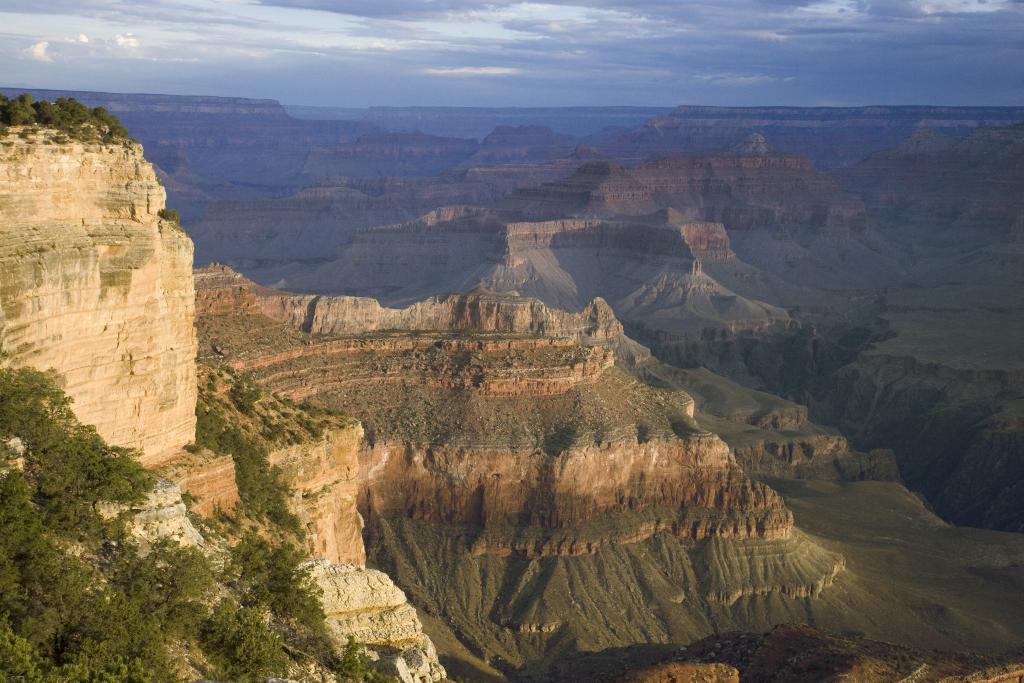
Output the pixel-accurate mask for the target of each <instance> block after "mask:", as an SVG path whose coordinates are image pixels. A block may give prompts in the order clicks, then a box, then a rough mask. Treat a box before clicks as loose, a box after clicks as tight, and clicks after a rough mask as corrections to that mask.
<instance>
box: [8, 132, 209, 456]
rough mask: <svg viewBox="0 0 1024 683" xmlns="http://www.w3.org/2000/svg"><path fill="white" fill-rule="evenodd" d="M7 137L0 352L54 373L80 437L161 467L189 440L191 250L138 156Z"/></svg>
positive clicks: (124, 146)
mask: <svg viewBox="0 0 1024 683" xmlns="http://www.w3.org/2000/svg"><path fill="white" fill-rule="evenodd" d="M16 132H17V131H16V130H15V129H11V131H10V132H9V133H8V135H7V137H6V138H5V139H4V140H3V145H2V146H0V223H2V227H0V274H2V275H0V306H2V316H0V343H2V346H3V350H4V352H5V353H6V354H7V360H8V362H10V363H14V364H16V365H31V366H33V367H37V368H40V369H47V368H54V369H55V370H57V371H58V372H59V373H60V374H61V375H63V376H64V378H65V386H64V389H65V391H66V392H67V393H68V394H69V395H70V396H71V397H72V398H73V399H74V405H73V407H74V410H75V413H76V414H77V416H78V417H79V419H80V420H81V421H82V422H84V423H86V424H95V425H96V428H97V429H98V431H99V433H100V434H101V435H102V436H103V437H104V438H105V439H106V440H108V441H109V442H111V443H114V444H117V445H121V446H130V447H133V448H139V449H141V451H142V458H143V463H144V464H146V465H147V466H154V465H158V464H161V463H163V462H166V461H167V460H169V459H171V458H173V457H175V456H176V455H177V454H179V453H180V452H181V449H182V447H183V446H185V445H186V444H188V443H190V442H191V441H192V439H193V435H194V433H195V400H196V378H195V364H194V358H195V352H196V340H195V332H194V330H193V327H192V318H193V309H194V305H195V304H194V301H195V294H194V290H193V285H192V277H191V268H192V242H191V240H190V239H189V238H188V236H187V235H186V234H185V233H184V232H183V231H182V230H181V228H180V227H179V226H178V225H176V224H174V223H171V222H169V221H165V220H162V219H161V218H159V217H158V215H157V213H158V211H160V210H161V209H163V208H164V199H165V193H164V190H163V188H162V187H161V186H160V184H159V182H158V181H157V178H156V175H155V174H154V172H153V168H152V167H151V166H150V165H149V164H148V163H146V161H145V160H144V159H143V157H142V148H141V147H139V146H138V145H137V144H134V143H117V144H110V145H101V144H83V143H78V142H61V141H59V140H56V139H53V138H54V135H53V133H52V132H47V131H43V132H39V133H35V134H34V135H30V136H29V137H28V138H21V137H19V136H18V135H16Z"/></svg>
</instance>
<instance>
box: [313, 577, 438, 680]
mask: <svg viewBox="0 0 1024 683" xmlns="http://www.w3.org/2000/svg"><path fill="white" fill-rule="evenodd" d="M306 566H307V567H309V569H310V573H311V575H312V577H313V580H314V581H315V582H316V583H317V585H319V587H320V589H321V590H322V591H323V598H322V600H323V606H324V613H325V614H326V616H327V625H328V628H329V629H330V631H331V635H332V636H333V638H334V640H335V643H336V644H337V646H338V648H339V649H341V648H344V646H345V644H346V641H347V639H348V638H349V637H352V638H355V639H356V641H357V642H359V643H361V644H363V645H365V646H368V647H369V648H370V650H371V652H372V657H374V658H375V660H376V662H377V664H376V667H377V668H379V669H380V670H382V671H383V672H384V673H385V674H389V675H392V676H394V677H395V678H397V679H398V680H399V681H401V682H402V683H431V682H432V681H440V680H444V679H446V676H447V674H446V673H445V670H444V667H442V666H441V664H440V663H439V662H438V660H437V651H436V650H435V648H434V644H433V642H431V640H430V637H429V636H428V635H426V634H425V633H424V632H423V625H422V624H421V623H420V620H419V617H418V616H417V614H416V609H415V608H414V607H413V606H412V605H410V604H409V603H408V601H407V600H406V598H405V593H403V592H402V590H401V589H400V588H398V586H396V585H395V584H394V582H392V581H391V579H390V578H389V577H388V575H387V574H385V573H384V572H380V571H377V570H376V569H368V568H366V567H361V566H357V565H352V564H330V563H329V562H326V561H323V560H315V561H313V562H310V563H309V564H308V565H306Z"/></svg>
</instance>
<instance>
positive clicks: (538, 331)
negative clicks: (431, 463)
mask: <svg viewBox="0 0 1024 683" xmlns="http://www.w3.org/2000/svg"><path fill="white" fill-rule="evenodd" d="M257 305H258V306H259V309H260V311H261V312H262V313H263V314H264V315H266V316H267V317H268V318H270V319H271V320H280V321H281V322H287V323H289V324H291V325H294V326H296V327H299V328H300V329H302V330H303V331H306V332H310V333H312V334H359V333H365V332H372V331H376V330H405V331H433V332H460V331H465V332H473V333H479V334H491V333H497V334H515V335H536V336H548V337H568V338H575V339H580V340H583V339H590V340H594V341H598V340H600V341H608V340H614V339H616V338H617V337H619V336H620V335H621V334H622V325H621V324H619V321H618V320H616V319H615V314H614V313H612V310H611V308H610V307H609V306H608V304H607V303H605V302H604V301H603V300H602V299H595V300H594V301H592V302H590V304H589V305H588V306H587V307H586V308H584V309H583V310H582V311H580V312H579V313H568V312H566V311H562V310H558V309H553V308H549V307H548V306H545V305H544V304H543V303H542V302H540V301H538V300H536V299H524V298H519V297H516V296H514V295H509V294H497V293H494V292H488V291H485V290H475V291H473V292H470V293H468V294H452V295H448V296H440V297H434V298H432V299H428V300H426V301H422V302H418V303H415V304H413V305H411V306H409V307H408V308H403V309H393V308H385V307H383V306H381V305H380V304H379V303H378V302H377V300H376V299H368V298H364V297H338V296H335V297H327V296H324V297H321V296H308V295H307V296H288V297H285V296H276V297H274V296H262V297H257Z"/></svg>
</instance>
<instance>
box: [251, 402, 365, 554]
mask: <svg viewBox="0 0 1024 683" xmlns="http://www.w3.org/2000/svg"><path fill="white" fill-rule="evenodd" d="M362 439H363V428H362V426H360V425H359V423H358V422H357V423H354V424H352V425H349V426H347V427H344V428H340V429H331V430H328V431H326V432H325V433H324V435H323V436H322V437H321V438H320V439H318V440H311V441H310V442H307V443H302V444H296V445H293V446H288V447H285V448H281V449H278V450H274V451H271V453H270V455H269V457H268V461H269V463H270V465H271V466H272V467H277V468H278V469H279V471H280V472H281V476H282V478H283V479H284V481H286V482H288V485H289V488H290V489H291V490H292V500H291V501H290V506H291V508H292V510H293V511H294V512H295V513H296V514H297V515H298V517H299V521H301V522H302V524H303V526H304V527H305V529H306V542H307V544H308V545H309V549H310V554H311V555H312V556H313V557H316V558H320V559H323V560H325V561H328V562H333V563H352V564H363V563H365V562H366V551H365V549H364V547H363V537H362V529H363V525H362V517H361V516H360V515H359V511H358V510H357V509H356V499H357V496H358V487H359V482H358V472H359V447H360V443H361V441H362Z"/></svg>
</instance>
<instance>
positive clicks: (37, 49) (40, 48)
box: [25, 40, 53, 62]
mask: <svg viewBox="0 0 1024 683" xmlns="http://www.w3.org/2000/svg"><path fill="white" fill-rule="evenodd" d="M49 47H50V43H49V42H48V41H45V40H40V41H39V42H38V43H36V44H34V45H32V46H31V47H29V48H27V49H26V50H25V54H27V55H28V56H29V57H30V58H32V59H34V60H36V61H37V62H52V61H53V57H52V56H51V55H50V53H49V52H47V50H48V49H49Z"/></svg>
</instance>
